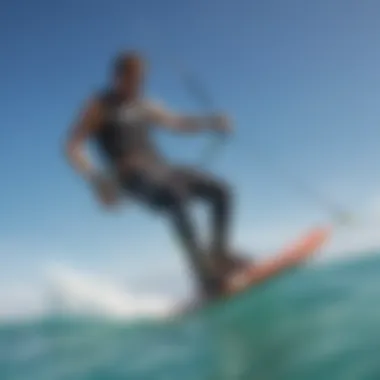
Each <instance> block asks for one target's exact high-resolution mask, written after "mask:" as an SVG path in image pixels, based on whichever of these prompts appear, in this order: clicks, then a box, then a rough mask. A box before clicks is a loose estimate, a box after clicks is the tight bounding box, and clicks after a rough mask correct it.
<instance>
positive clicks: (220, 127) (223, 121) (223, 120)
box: [210, 114, 232, 133]
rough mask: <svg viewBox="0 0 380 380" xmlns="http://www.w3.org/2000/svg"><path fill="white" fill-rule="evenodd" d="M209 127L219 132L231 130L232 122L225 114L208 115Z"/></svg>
mask: <svg viewBox="0 0 380 380" xmlns="http://www.w3.org/2000/svg"><path fill="white" fill-rule="evenodd" d="M210 119H211V121H210V127H211V129H212V130H214V131H216V132H220V133H230V132H232V123H231V120H230V119H229V118H228V116H227V115H224V114H217V115H214V116H211V117H210Z"/></svg>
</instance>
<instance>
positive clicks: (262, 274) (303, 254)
mask: <svg viewBox="0 0 380 380" xmlns="http://www.w3.org/2000/svg"><path fill="white" fill-rule="evenodd" d="M330 235H331V228H329V227H314V228H312V229H310V230H309V231H307V232H306V233H304V234H302V235H301V236H300V237H298V239H295V241H294V242H293V243H292V244H289V245H288V246H286V247H285V248H283V249H281V250H279V251H278V252H276V253H274V254H273V255H271V258H266V259H263V260H261V261H256V260H255V262H252V263H251V264H248V265H246V266H245V267H244V268H243V269H240V270H238V271H235V272H234V273H232V274H231V275H230V276H229V277H228V278H227V280H226V283H225V292H224V294H223V295H221V296H220V297H217V298H216V299H213V300H212V301H206V302H205V303H203V302H201V303H200V304H199V303H198V302H195V303H191V304H190V305H187V306H185V307H183V308H181V309H180V312H179V313H178V314H177V315H182V316H184V315H188V316H189V315H190V314H192V313H194V312H197V311H200V310H202V309H205V308H207V307H208V306H211V305H212V304H215V303H219V302H223V301H226V300H228V299H231V298H233V297H236V296H237V295H239V294H241V293H244V292H246V291H248V290H250V289H253V288H254V287H255V286H258V285H260V284H262V283H265V282H267V281H270V280H273V279H275V278H277V277H278V276H280V275H281V274H284V273H286V272H287V271H289V270H291V269H294V268H295V267H297V266H300V265H301V264H303V263H304V262H305V261H306V260H307V259H309V258H311V257H312V256H313V255H314V254H316V252H317V251H318V250H320V249H321V248H322V247H323V245H324V244H325V243H326V242H327V241H328V239H329V237H330Z"/></svg>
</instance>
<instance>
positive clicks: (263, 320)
mask: <svg viewBox="0 0 380 380" xmlns="http://www.w3.org/2000/svg"><path fill="white" fill-rule="evenodd" d="M0 378H1V379H2V380H8V379H9V380H21V379H23V380H34V379H35V380H55V379H67V380H69V379H72V380H85V379H86V380H113V379H147V380H148V379H165V380H169V379H173V380H175V379H184V380H186V379H189V380H190V379H194V380H202V379H261V380H266V379H267V380H272V379H273V380H298V379H299V380H313V379H318V380H319V379H326V380H329V379H334V380H351V379H352V380H362V379H363V380H372V379H373V380H378V379H380V256H378V255H373V256H369V257H366V258H365V259H360V260H356V261H350V262H345V263H339V264H337V263H335V264H330V265H324V266H319V267H313V268H312V267H310V268H308V269H302V270H298V271H296V272H293V273H290V274H288V275H286V276H284V277H282V278H279V279H277V280H275V281H273V282H272V283H270V284H266V285H263V286H261V287H259V288H257V289H255V290H253V291H250V292H249V293H246V294H244V295H242V296H240V297H238V298H236V299H234V300H233V301H230V302H228V303H226V304H220V305H216V306H214V307H212V308H210V309H208V310H206V311H205V312H203V313H200V314H197V315H196V316H193V317H189V318H187V319H177V320H172V321H167V322H157V321H156V322H154V321H136V322H134V323H131V322H128V323H127V322H115V321H110V320H108V321H107V320H99V319H98V320H96V319H90V318H82V319H78V318H74V317H71V318H70V317H59V318H58V317H46V318H44V319H41V320H39V321H33V322H28V323H25V322H24V323H14V324H9V323H8V324H3V326H2V327H1V329H0Z"/></svg>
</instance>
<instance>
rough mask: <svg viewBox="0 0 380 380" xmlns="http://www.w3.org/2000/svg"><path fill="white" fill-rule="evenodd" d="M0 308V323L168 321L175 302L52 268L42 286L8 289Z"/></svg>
mask: <svg viewBox="0 0 380 380" xmlns="http://www.w3.org/2000/svg"><path fill="white" fill-rule="evenodd" d="M0 305H1V307H0V317H1V318H2V319H15V318H22V319H24V318H30V317H41V316H44V315H45V316H46V315H57V314H65V315H91V316H102V317H107V318H119V319H129V320H130V319H139V318H145V317H149V318H161V317H167V316H168V315H170V314H171V313H172V312H173V311H174V309H175V305H176V301H175V300H173V299H171V298H169V297H165V296H163V295H159V294H138V293H133V292H131V291H128V289H125V287H124V286H123V285H122V284H120V283H118V282H117V281H115V280H110V279H108V278H104V277H102V276H99V275H96V274H94V273H89V272H83V271H79V270H77V269H74V268H71V267H69V266H67V265H62V264H54V265H52V266H49V267H48V268H47V270H46V273H45V276H44V282H43V286H39V287H37V286H35V287H33V286H30V285H28V284H24V285H17V286H12V285H9V286H8V287H7V289H5V291H3V292H1V293H0Z"/></svg>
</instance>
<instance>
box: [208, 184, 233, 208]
mask: <svg viewBox="0 0 380 380" xmlns="http://www.w3.org/2000/svg"><path fill="white" fill-rule="evenodd" d="M210 190H211V194H212V197H213V198H214V200H215V201H216V202H218V203H223V204H228V203H230V201H231V199H232V188H231V186H230V185H229V184H228V183H226V182H224V181H215V182H214V183H213V185H212V186H211V189H210Z"/></svg>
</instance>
